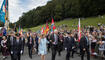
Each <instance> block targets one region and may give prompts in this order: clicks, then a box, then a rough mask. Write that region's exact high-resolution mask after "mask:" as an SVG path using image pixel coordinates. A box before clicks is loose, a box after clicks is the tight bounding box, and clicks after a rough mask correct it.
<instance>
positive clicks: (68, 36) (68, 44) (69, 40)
mask: <svg viewBox="0 0 105 60" xmlns="http://www.w3.org/2000/svg"><path fill="white" fill-rule="evenodd" d="M73 46H74V43H73V38H72V37H71V33H69V32H68V33H67V34H66V37H65V40H64V47H65V49H66V50H67V54H66V60H70V55H71V51H72V48H73Z"/></svg>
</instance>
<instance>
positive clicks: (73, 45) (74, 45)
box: [70, 34, 76, 58]
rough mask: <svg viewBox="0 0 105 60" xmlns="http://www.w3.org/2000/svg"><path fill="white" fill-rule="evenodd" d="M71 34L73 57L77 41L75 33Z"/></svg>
mask: <svg viewBox="0 0 105 60" xmlns="http://www.w3.org/2000/svg"><path fill="white" fill-rule="evenodd" d="M70 36H71V40H72V54H71V56H72V58H73V57H74V53H75V49H76V41H75V39H74V36H73V34H71V35H70Z"/></svg>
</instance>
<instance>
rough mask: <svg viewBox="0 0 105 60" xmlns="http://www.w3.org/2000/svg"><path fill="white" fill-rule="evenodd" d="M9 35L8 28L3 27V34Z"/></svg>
mask: <svg viewBox="0 0 105 60" xmlns="http://www.w3.org/2000/svg"><path fill="white" fill-rule="evenodd" d="M6 35H7V30H6V29H5V28H3V36H6Z"/></svg>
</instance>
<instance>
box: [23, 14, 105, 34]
mask: <svg viewBox="0 0 105 60" xmlns="http://www.w3.org/2000/svg"><path fill="white" fill-rule="evenodd" d="M98 23H101V24H105V15H104V16H103V18H99V17H90V18H85V19H82V20H81V26H82V27H83V26H84V25H92V26H96V27H97V24H98ZM62 24H66V25H68V26H69V29H74V28H77V27H72V25H74V26H77V25H78V19H65V20H63V21H60V22H55V25H56V26H60V25H62ZM49 25H50V24H49ZM42 26H43V27H45V24H44V25H40V26H37V27H33V28H26V29H24V31H27V30H28V29H31V30H32V31H33V32H35V31H37V30H40V29H41V27H42Z"/></svg>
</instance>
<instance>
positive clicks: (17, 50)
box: [11, 38, 23, 54]
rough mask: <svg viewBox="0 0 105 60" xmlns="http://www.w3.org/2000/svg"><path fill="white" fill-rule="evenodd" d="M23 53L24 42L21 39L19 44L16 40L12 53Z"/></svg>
mask: <svg viewBox="0 0 105 60" xmlns="http://www.w3.org/2000/svg"><path fill="white" fill-rule="evenodd" d="M21 50H22V51H23V45H22V41H21V40H20V39H19V42H17V40H16V38H15V40H14V41H13V47H11V51H13V53H14V54H17V53H20V51H21Z"/></svg>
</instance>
